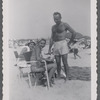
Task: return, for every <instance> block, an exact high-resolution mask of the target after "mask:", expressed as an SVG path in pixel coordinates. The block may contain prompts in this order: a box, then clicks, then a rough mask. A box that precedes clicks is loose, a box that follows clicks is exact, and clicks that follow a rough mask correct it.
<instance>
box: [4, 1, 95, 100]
mask: <svg viewBox="0 0 100 100" xmlns="http://www.w3.org/2000/svg"><path fill="white" fill-rule="evenodd" d="M91 1H94V0H8V3H7V23H6V24H7V31H6V34H7V43H8V44H7V48H8V49H7V55H8V56H6V59H8V62H9V63H8V64H6V66H7V70H6V72H7V73H8V74H7V73H6V72H4V73H3V74H5V73H6V76H7V77H8V78H7V79H8V80H9V82H7V84H6V86H8V88H9V91H8V92H7V93H8V95H9V96H8V100H94V99H93V98H92V97H91V95H92V94H93V93H92V90H93V89H91V87H92V86H91V84H92V81H91V80H92V79H93V78H92V77H94V76H93V75H92V74H91V70H92V68H94V67H95V66H94V67H92V62H91V61H95V57H94V60H91V58H92V57H93V56H92V53H93V52H91V50H93V48H92V47H93V43H95V41H92V40H93V35H92V34H95V33H93V31H91V24H92V22H91V15H92V14H91V12H92V9H91V8H92V7H91ZM94 40H95V39H94ZM94 48H95V45H94ZM94 54H95V52H94ZM5 68H6V67H5ZM95 72H96V70H94V73H95ZM94 75H95V74H94ZM94 81H95V80H94ZM4 93H5V92H4ZM4 100H5V99H4Z"/></svg>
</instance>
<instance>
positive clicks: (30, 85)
mask: <svg viewBox="0 0 100 100" xmlns="http://www.w3.org/2000/svg"><path fill="white" fill-rule="evenodd" d="M28 79H29V87H30V88H31V87H32V83H31V76H30V73H28Z"/></svg>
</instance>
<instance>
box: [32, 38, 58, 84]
mask: <svg viewBox="0 0 100 100" xmlns="http://www.w3.org/2000/svg"><path fill="white" fill-rule="evenodd" d="M45 45H46V40H45V39H41V40H40V41H39V42H38V43H37V44H36V46H35V48H34V49H33V52H32V56H31V61H37V62H36V63H32V67H31V70H32V72H34V71H35V72H44V71H45V67H44V63H43V62H42V61H43V60H45V61H47V62H49V61H50V59H46V58H43V56H42V49H43V48H44V47H45ZM56 68H57V67H56V64H55V63H50V64H47V69H48V72H49V75H48V76H49V81H50V86H51V85H52V77H53V75H54V73H55V70H56Z"/></svg>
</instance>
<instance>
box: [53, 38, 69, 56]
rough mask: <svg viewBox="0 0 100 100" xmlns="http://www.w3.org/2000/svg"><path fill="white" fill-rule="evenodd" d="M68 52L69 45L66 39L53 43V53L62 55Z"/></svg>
mask: <svg viewBox="0 0 100 100" xmlns="http://www.w3.org/2000/svg"><path fill="white" fill-rule="evenodd" d="M68 53H69V47H68V43H67V41H66V40H62V41H58V42H55V43H54V55H64V54H68Z"/></svg>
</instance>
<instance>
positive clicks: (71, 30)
mask: <svg viewBox="0 0 100 100" xmlns="http://www.w3.org/2000/svg"><path fill="white" fill-rule="evenodd" d="M65 26H66V29H67V30H68V31H69V32H71V33H72V36H71V38H70V41H69V43H71V42H73V41H74V39H75V36H76V32H75V31H74V30H73V29H72V28H71V27H70V25H68V24H67V23H65Z"/></svg>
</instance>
